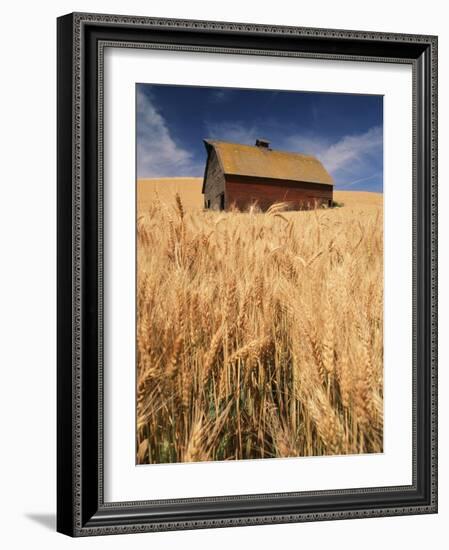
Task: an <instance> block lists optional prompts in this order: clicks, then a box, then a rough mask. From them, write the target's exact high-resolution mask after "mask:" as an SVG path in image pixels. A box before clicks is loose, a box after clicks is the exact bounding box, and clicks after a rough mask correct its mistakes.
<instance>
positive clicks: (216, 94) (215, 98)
mask: <svg viewBox="0 0 449 550" xmlns="http://www.w3.org/2000/svg"><path fill="white" fill-rule="evenodd" d="M231 97H232V90H223V89H219V90H214V89H212V91H211V94H210V100H211V101H212V102H213V103H224V102H225V101H228V100H229V99H231Z"/></svg>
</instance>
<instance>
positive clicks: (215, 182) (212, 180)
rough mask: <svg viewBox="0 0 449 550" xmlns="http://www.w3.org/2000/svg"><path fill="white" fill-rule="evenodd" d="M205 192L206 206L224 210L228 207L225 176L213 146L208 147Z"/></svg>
mask: <svg viewBox="0 0 449 550" xmlns="http://www.w3.org/2000/svg"><path fill="white" fill-rule="evenodd" d="M203 194H204V207H205V208H210V209H212V210H224V209H225V208H226V197H225V176H224V173H223V169H222V167H221V165H220V161H219V159H218V155H217V153H216V151H215V149H214V148H213V147H209V148H208V157H207V164H206V170H205V173H204V183H203Z"/></svg>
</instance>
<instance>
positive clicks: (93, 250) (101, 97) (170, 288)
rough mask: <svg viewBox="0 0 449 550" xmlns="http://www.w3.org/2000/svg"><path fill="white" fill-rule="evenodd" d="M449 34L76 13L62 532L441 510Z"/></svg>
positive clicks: (67, 74)
mask: <svg viewBox="0 0 449 550" xmlns="http://www.w3.org/2000/svg"><path fill="white" fill-rule="evenodd" d="M436 222H437V38H436V37H435V36H423V35H403V34H383V33H373V32H362V31H346V30H345V31H343V30H329V29H311V28H296V27H279V26H264V25H252V24H240V23H219V22H207V21H185V20H172V19H154V18H148V17H131V16H130V17H128V16H114V15H100V14H84V13H77V14H70V15H66V16H63V17H60V18H59V19H58V513H57V528H58V531H60V532H62V533H65V534H67V535H71V536H88V535H103V534H118V533H132V532H143V531H160V530H174V529H199V528H210V527H225V526H238V525H259V524H266V523H285V522H302V521H315V520H331V519H341V518H364V517H373V516H393V515H404V514H422V513H435V512H436V511H437V364H436V362H437V265H436V263H437V225H436Z"/></svg>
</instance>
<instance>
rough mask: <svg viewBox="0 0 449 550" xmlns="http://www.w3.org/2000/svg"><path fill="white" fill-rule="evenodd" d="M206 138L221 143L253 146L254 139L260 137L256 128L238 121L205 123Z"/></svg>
mask: <svg viewBox="0 0 449 550" xmlns="http://www.w3.org/2000/svg"><path fill="white" fill-rule="evenodd" d="M206 130H207V137H208V138H210V139H217V140H222V141H230V142H235V143H243V144H246V145H254V142H255V139H256V138H257V137H261V136H259V134H258V129H257V127H256V126H248V125H247V124H246V125H245V124H243V123H241V122H239V121H229V122H219V123H210V122H206Z"/></svg>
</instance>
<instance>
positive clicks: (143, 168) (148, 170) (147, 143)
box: [137, 91, 203, 177]
mask: <svg viewBox="0 0 449 550" xmlns="http://www.w3.org/2000/svg"><path fill="white" fill-rule="evenodd" d="M202 173H203V167H202V166H197V165H196V164H195V162H194V159H193V156H192V154H191V153H190V152H189V151H187V150H186V149H183V148H182V147H180V146H179V145H177V144H176V142H175V141H174V139H173V138H172V136H171V134H170V131H169V129H168V127H167V123H166V121H165V119H164V118H163V116H162V115H161V114H160V112H159V111H158V110H157V108H156V107H155V106H154V105H153V103H152V101H151V99H150V98H149V97H148V96H147V95H145V94H144V93H143V92H142V91H138V92H137V174H138V176H139V177H164V176H174V175H178V174H182V175H186V176H190V175H195V176H199V175H202Z"/></svg>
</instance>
